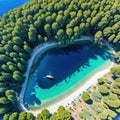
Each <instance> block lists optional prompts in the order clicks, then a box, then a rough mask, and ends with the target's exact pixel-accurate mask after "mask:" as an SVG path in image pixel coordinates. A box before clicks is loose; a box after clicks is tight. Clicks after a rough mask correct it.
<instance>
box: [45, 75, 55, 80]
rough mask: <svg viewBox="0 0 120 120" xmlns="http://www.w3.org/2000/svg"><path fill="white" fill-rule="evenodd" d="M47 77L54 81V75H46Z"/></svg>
mask: <svg viewBox="0 0 120 120" xmlns="http://www.w3.org/2000/svg"><path fill="white" fill-rule="evenodd" d="M45 77H46V78H48V79H50V80H54V76H52V75H46V76H45Z"/></svg>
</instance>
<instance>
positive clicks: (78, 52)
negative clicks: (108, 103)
mask: <svg viewBox="0 0 120 120" xmlns="http://www.w3.org/2000/svg"><path fill="white" fill-rule="evenodd" d="M110 62H111V55H110V53H109V52H108V50H107V49H105V48H103V47H99V46H96V45H72V46H69V47H67V48H58V47H54V48H51V49H49V50H46V51H44V52H43V53H42V54H41V52H39V53H38V54H37V55H36V57H35V59H34V61H33V64H32V67H31V73H30V74H29V79H28V84H27V87H26V91H25V95H24V103H26V104H27V105H28V106H29V105H31V106H42V105H44V104H48V102H51V101H54V100H57V99H61V95H64V96H67V95H68V93H69V94H70V93H71V91H73V90H74V89H75V88H76V86H80V85H81V84H82V83H84V82H85V81H86V80H87V78H88V77H90V76H92V75H93V74H94V73H95V72H96V71H99V70H100V69H101V68H104V67H106V66H109V64H110ZM47 74H51V75H53V76H54V78H55V79H54V80H48V79H47V78H45V76H46V75H47Z"/></svg>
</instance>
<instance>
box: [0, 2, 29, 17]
mask: <svg viewBox="0 0 120 120" xmlns="http://www.w3.org/2000/svg"><path fill="white" fill-rule="evenodd" d="M29 1H31V0H0V17H1V16H2V15H3V14H4V13H6V12H8V11H10V10H12V9H14V8H16V7H18V6H20V5H23V4H24V3H26V2H29Z"/></svg>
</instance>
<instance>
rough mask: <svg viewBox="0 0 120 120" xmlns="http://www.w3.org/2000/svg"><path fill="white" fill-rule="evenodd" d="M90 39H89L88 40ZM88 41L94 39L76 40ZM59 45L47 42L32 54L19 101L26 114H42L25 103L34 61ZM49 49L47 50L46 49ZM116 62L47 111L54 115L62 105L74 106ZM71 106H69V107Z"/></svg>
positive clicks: (86, 37) (85, 37)
mask: <svg viewBox="0 0 120 120" xmlns="http://www.w3.org/2000/svg"><path fill="white" fill-rule="evenodd" d="M88 38H89V39H88ZM86 39H87V41H91V42H92V37H88V36H82V37H81V38H80V39H76V40H75V41H76V42H79V41H83V40H86ZM56 45H58V44H57V42H54V41H53V42H47V43H44V44H41V45H39V46H37V47H36V48H35V49H34V50H33V52H32V54H31V58H30V59H29V60H28V67H27V71H26V73H25V74H24V76H25V77H26V79H25V81H24V83H23V85H22V89H21V92H20V96H19V97H20V99H19V101H18V102H19V107H20V108H22V110H24V111H26V112H32V113H33V114H34V115H35V116H36V115H37V114H38V113H40V111H41V109H37V110H28V109H27V108H26V107H25V103H24V95H25V91H26V87H27V84H28V77H29V73H30V68H31V66H32V63H33V60H34V58H35V57H36V55H37V54H38V53H39V52H40V51H42V52H41V54H42V53H43V52H44V50H47V49H49V48H51V47H53V46H56ZM46 48H47V49H46ZM113 64H114V62H113V61H112V62H111V65H110V66H109V67H107V68H106V69H104V70H100V71H98V72H97V73H95V74H94V75H93V76H92V77H90V79H87V80H86V81H85V82H84V83H82V84H81V86H80V87H79V88H78V89H77V90H75V91H74V92H73V93H72V94H71V95H69V96H66V97H65V98H64V99H62V100H59V101H56V102H55V103H54V104H51V105H48V106H47V107H45V108H46V109H48V110H49V111H50V112H51V113H54V112H55V111H56V110H57V108H58V107H59V106H60V105H62V106H64V107H65V108H68V107H70V105H72V104H71V103H72V102H73V101H74V100H77V99H78V98H79V97H80V96H79V95H80V94H82V93H83V92H84V91H86V90H88V88H91V87H92V86H93V85H95V84H96V83H97V79H98V78H100V77H102V76H103V75H104V74H106V73H108V72H109V70H110V68H111V67H112V66H113ZM68 105H69V106H68ZM42 109H43V108H42Z"/></svg>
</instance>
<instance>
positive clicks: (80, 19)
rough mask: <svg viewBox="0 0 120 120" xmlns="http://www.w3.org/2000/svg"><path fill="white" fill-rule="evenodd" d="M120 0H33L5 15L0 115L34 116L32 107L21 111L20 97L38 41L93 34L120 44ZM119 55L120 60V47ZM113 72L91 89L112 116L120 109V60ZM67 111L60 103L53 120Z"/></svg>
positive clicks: (103, 114)
mask: <svg viewBox="0 0 120 120" xmlns="http://www.w3.org/2000/svg"><path fill="white" fill-rule="evenodd" d="M119 3H120V1H119V0H112V1H109V0H86V1H84V0H64V1H63V0H47V1H45V0H32V1H31V2H29V3H26V4H24V5H23V6H20V7H17V8H16V9H14V10H11V11H9V12H8V13H6V14H4V15H3V16H2V17H1V18H0V115H1V116H3V115H4V114H5V116H4V120H5V119H6V120H7V119H8V118H9V117H10V119H11V120H12V119H20V120H22V119H23V120H24V119H25V120H27V119H34V117H33V115H32V114H31V113H26V112H21V113H19V112H20V111H19V109H18V105H17V101H18V99H19V93H20V90H21V87H22V84H23V82H24V79H25V78H24V75H23V74H24V73H25V71H26V68H27V61H28V59H29V58H30V55H31V52H32V50H33V48H35V47H36V46H37V45H38V44H41V43H43V42H47V41H50V42H51V41H53V40H56V41H57V42H58V44H59V46H60V47H67V46H68V45H70V44H72V43H73V42H74V40H75V39H76V38H79V37H80V36H82V35H87V36H93V37H94V43H99V44H103V45H104V42H109V43H111V44H113V45H114V46H118V47H119V44H120V4H119ZM94 43H93V44H94ZM116 61H117V62H118V63H119V62H120V53H119V49H118V52H117V54H116ZM111 73H112V75H113V78H114V82H113V81H112V83H111V82H106V81H104V80H103V81H102V82H101V80H99V81H100V83H99V81H98V90H97V91H96V92H94V95H92V97H93V98H94V99H96V100H98V101H100V99H102V102H103V104H102V103H95V104H93V105H92V107H93V108H95V111H94V113H96V115H99V116H100V119H106V118H107V119H112V118H114V117H115V116H116V115H117V113H119V112H120V105H119V103H120V97H119V95H120V83H119V82H120V80H119V76H120V66H116V67H113V68H112V69H111ZM97 93H98V94H97ZM84 95H85V97H83V100H85V101H86V100H88V99H89V97H90V96H89V94H88V93H87V94H84ZM95 96H97V97H95ZM113 96H114V97H113ZM93 101H94V100H93ZM96 106H99V107H100V109H97V108H98V107H96ZM61 111H63V112H61ZM88 113H89V114H88ZM42 114H43V115H42ZM61 114H62V115H61ZM63 114H64V115H65V116H67V118H66V117H65V118H60V119H66V120H67V119H68V120H69V119H71V118H70V117H69V113H68V112H67V111H66V110H64V109H63V108H60V111H59V110H58V113H57V114H54V115H53V117H51V120H53V119H55V118H57V117H58V116H60V115H61V116H63ZM44 115H45V116H46V117H47V116H49V112H48V111H46V110H44V112H41V113H40V114H39V115H38V117H37V118H38V119H39V117H41V116H44ZM91 115H94V114H92V113H91V112H90V111H89V112H88V110H84V111H82V113H80V117H81V116H82V118H83V119H84V118H85V119H86V118H88V119H89V118H90V119H91V118H92V117H91ZM46 117H45V119H48V118H46ZM94 117H95V116H94ZM37 118H36V119H37ZM40 119H42V118H40ZM93 119H94V118H93Z"/></svg>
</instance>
